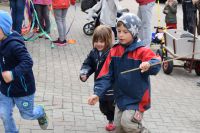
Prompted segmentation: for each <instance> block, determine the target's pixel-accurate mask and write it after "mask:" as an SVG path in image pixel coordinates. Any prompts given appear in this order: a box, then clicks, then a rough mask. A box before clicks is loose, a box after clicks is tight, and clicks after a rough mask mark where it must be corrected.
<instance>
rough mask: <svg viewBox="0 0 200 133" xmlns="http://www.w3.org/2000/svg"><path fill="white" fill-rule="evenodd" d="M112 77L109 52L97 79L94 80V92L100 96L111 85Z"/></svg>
mask: <svg viewBox="0 0 200 133" xmlns="http://www.w3.org/2000/svg"><path fill="white" fill-rule="evenodd" d="M113 79H114V78H113V62H112V58H111V54H110V53H109V54H108V56H107V58H106V61H105V62H104V65H103V67H102V69H101V71H100V73H99V75H98V77H97V79H96V80H95V83H94V94H95V95H97V96H99V97H102V96H103V95H104V94H105V93H106V91H107V90H108V89H109V88H110V87H111V86H112V81H113Z"/></svg>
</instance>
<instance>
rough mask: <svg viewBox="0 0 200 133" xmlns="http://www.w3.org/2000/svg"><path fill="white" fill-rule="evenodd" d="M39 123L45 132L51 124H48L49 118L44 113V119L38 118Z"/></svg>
mask: <svg viewBox="0 0 200 133" xmlns="http://www.w3.org/2000/svg"><path fill="white" fill-rule="evenodd" d="M43 110H44V108H43ZM38 123H39V125H40V128H41V129H43V130H46V129H47V127H48V125H49V122H48V117H47V115H46V113H45V112H44V116H43V117H40V118H38Z"/></svg>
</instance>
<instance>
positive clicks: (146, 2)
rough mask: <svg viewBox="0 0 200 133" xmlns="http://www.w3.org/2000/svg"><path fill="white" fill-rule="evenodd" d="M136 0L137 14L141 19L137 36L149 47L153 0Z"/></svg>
mask: <svg viewBox="0 0 200 133" xmlns="http://www.w3.org/2000/svg"><path fill="white" fill-rule="evenodd" d="M136 1H137V3H138V4H139V8H138V14H137V15H138V17H139V18H140V19H141V21H142V27H141V29H140V30H139V37H140V39H141V40H142V41H143V42H144V44H145V45H146V46H147V47H150V44H151V21H152V9H153V6H154V4H155V0H136Z"/></svg>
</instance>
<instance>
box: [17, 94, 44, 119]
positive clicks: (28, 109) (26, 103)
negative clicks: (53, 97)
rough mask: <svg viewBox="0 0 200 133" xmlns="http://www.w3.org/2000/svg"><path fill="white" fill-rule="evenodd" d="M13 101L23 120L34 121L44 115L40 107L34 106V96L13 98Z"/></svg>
mask: <svg viewBox="0 0 200 133" xmlns="http://www.w3.org/2000/svg"><path fill="white" fill-rule="evenodd" d="M14 101H15V104H16V105H17V108H18V109H19V112H20V114H21V116H22V118H24V119H27V120H36V119H38V118H41V117H43V116H44V115H45V113H44V109H43V107H42V106H34V95H30V96H25V97H19V98H14Z"/></svg>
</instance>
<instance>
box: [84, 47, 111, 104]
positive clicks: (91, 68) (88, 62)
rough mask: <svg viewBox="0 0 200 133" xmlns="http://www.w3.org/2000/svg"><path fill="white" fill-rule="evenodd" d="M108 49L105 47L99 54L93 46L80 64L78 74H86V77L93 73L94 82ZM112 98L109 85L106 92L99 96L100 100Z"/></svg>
mask: <svg viewBox="0 0 200 133" xmlns="http://www.w3.org/2000/svg"><path fill="white" fill-rule="evenodd" d="M109 50H110V49H107V50H106V51H105V52H102V54H101V55H100V53H99V51H98V50H97V49H96V48H93V49H92V50H91V51H90V53H89V55H88V56H87V58H86V59H85V60H84V62H83V64H82V67H81V70H80V75H87V77H89V76H90V75H91V74H93V73H94V82H95V81H96V79H97V76H98V75H99V72H100V70H101V68H102V67H103V64H104V62H105V60H106V57H107V56H108V53H109ZM113 99H114V96H113V89H112V88H111V87H110V88H109V89H108V90H107V92H106V94H105V95H103V96H101V98H100V100H113Z"/></svg>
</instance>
